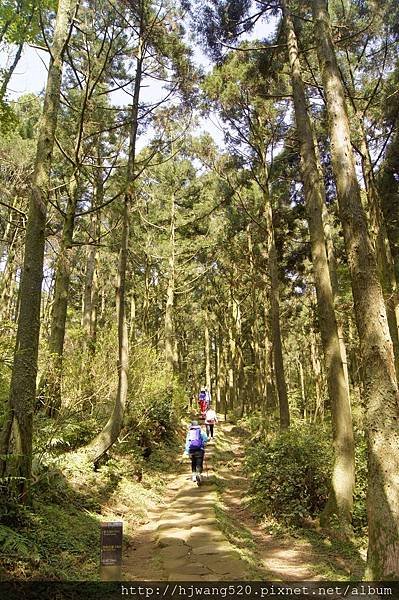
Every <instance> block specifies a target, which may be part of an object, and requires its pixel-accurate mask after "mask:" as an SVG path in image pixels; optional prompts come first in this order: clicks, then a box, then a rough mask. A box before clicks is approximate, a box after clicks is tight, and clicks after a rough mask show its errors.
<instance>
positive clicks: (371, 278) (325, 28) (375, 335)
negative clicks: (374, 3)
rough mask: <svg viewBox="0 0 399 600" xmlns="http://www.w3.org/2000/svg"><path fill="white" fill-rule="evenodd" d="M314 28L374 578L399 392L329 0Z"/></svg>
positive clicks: (393, 529) (394, 573)
mask: <svg viewBox="0 0 399 600" xmlns="http://www.w3.org/2000/svg"><path fill="white" fill-rule="evenodd" d="M312 14H313V20H314V35H315V40H316V47H317V54H318V59H319V63H320V70H321V74H322V81H323V88H324V94H325V99H326V106H327V113H328V125H329V132H330V136H331V158H332V165H333V170H334V176H335V180H336V185H337V193H338V203H339V209H340V219H341V222H342V227H343V232H344V238H345V246H346V252H347V256H348V263H349V268H350V273H351V281H352V292H353V298H354V305H355V306H354V307H355V315H356V324H357V329H358V333H359V339H360V343H361V357H362V375H363V381H364V390H365V395H366V398H365V400H366V410H367V438H368V451H369V459H368V461H369V475H368V477H369V479H368V482H369V487H368V523H369V547H368V570H367V576H368V577H369V578H370V579H376V580H378V579H386V578H395V577H398V575H399V531H398V525H397V524H398V521H399V482H398V479H397V476H396V475H397V473H398V471H399V462H398V461H399V458H398V457H399V431H398V427H397V423H398V418H399V392H398V385H397V380H396V373H395V361H394V353H393V346H392V341H391V338H390V334H389V328H388V322H387V316H386V310H385V304H384V298H383V294H382V290H381V286H380V284H379V278H378V274H377V266H376V261H375V256H374V252H373V248H372V245H371V241H370V236H369V232H368V228H367V221H366V216H365V214H364V210H363V207H362V203H361V197H360V188H359V184H358V181H357V177H356V171H355V161H354V156H353V150H352V147H351V140H350V131H349V120H348V113H347V107H346V103H345V94H344V88H343V84H342V80H341V76H340V71H339V67H338V63H337V58H336V54H335V48H334V43H333V40H332V35H331V28H330V20H329V14H328V10H327V5H326V2H325V0H312Z"/></svg>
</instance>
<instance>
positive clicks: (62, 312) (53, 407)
mask: <svg viewBox="0 0 399 600" xmlns="http://www.w3.org/2000/svg"><path fill="white" fill-rule="evenodd" d="M77 177H78V174H77V173H75V174H74V176H73V178H72V180H71V184H70V186H69V192H68V202H67V207H66V214H65V219H64V225H63V229H62V238H61V244H60V249H59V254H58V261H57V268H56V277H55V288H54V301H53V312H52V318H51V327H50V338H49V346H48V349H49V354H50V360H49V365H48V368H47V372H46V373H45V374H44V377H43V379H42V381H41V382H40V384H39V396H41V401H42V402H44V406H45V410H46V413H47V415H48V416H49V417H55V416H57V415H58V413H59V411H60V408H61V382H62V361H63V355H64V339H65V326H66V317H67V309H68V296H69V284H70V280H71V274H72V269H73V231H74V226H75V212H76V204H77V200H78V180H77Z"/></svg>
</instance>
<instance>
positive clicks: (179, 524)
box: [122, 423, 351, 581]
mask: <svg viewBox="0 0 399 600" xmlns="http://www.w3.org/2000/svg"><path fill="white" fill-rule="evenodd" d="M242 435H243V432H242V430H240V429H239V428H237V427H234V426H232V425H230V424H228V423H219V425H218V426H217V428H216V438H215V439H214V440H213V441H211V442H210V443H208V444H207V448H206V463H204V473H203V474H204V483H203V484H202V485H201V486H200V487H198V486H197V485H196V484H195V483H193V482H192V481H191V472H190V471H191V469H190V461H189V460H188V459H187V460H186V461H184V463H183V464H182V465H180V464H179V463H177V465H176V475H175V476H174V477H173V479H171V481H170V482H169V483H168V484H167V487H166V491H165V498H164V505H162V506H159V507H157V508H154V509H149V510H148V511H147V518H148V521H147V522H146V523H144V524H143V525H141V526H140V527H138V528H136V531H135V533H134V535H133V536H132V537H131V539H130V540H129V542H128V549H127V550H126V551H125V555H124V560H123V565H122V570H123V571H122V572H123V578H124V580H126V581H243V580H244V581H245V580H246V581H248V580H267V581H271V580H276V581H278V580H280V581H282V580H284V581H311V580H323V579H327V578H328V575H326V574H323V571H324V573H325V572H326V568H325V567H326V565H331V566H334V569H335V570H340V571H341V572H342V574H343V576H345V575H346V577H347V576H348V574H349V573H350V571H351V566H350V565H349V566H348V564H347V562H345V561H344V560H343V559H340V558H339V557H336V556H329V555H328V553H327V554H326V553H325V552H319V551H316V552H315V549H314V547H313V546H312V545H311V543H307V542H304V541H303V540H298V539H296V538H293V537H287V536H284V537H283V536H276V535H272V534H269V533H267V532H266V531H265V529H264V528H262V527H260V526H259V525H258V524H257V522H256V520H255V518H254V517H253V515H252V514H251V511H250V510H249V509H248V508H247V507H246V503H245V496H246V493H247V488H248V478H247V477H246V475H245V474H244V472H243V464H242V463H243V455H244V453H243V449H242V439H241V436H242ZM205 464H207V467H208V472H207V469H206V467H205Z"/></svg>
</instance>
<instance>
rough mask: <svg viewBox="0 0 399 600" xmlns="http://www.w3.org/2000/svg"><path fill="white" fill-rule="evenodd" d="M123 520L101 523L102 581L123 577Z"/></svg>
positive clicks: (118, 579) (117, 579)
mask: <svg viewBox="0 0 399 600" xmlns="http://www.w3.org/2000/svg"><path fill="white" fill-rule="evenodd" d="M122 537H123V522H122V521H110V522H108V523H101V557H100V575H101V580H102V581H120V580H121V579H122Z"/></svg>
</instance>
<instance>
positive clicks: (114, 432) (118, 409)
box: [87, 20, 143, 463]
mask: <svg viewBox="0 0 399 600" xmlns="http://www.w3.org/2000/svg"><path fill="white" fill-rule="evenodd" d="M142 33H143V20H141V24H140V43H139V46H138V50H137V63H136V74H135V81H134V92H133V103H132V117H131V129H130V140H129V158H128V164H127V169H126V193H125V197H124V203H123V222H122V239H121V249H120V254H119V267H118V285H117V295H116V306H117V318H118V364H117V368H118V389H117V392H116V397H115V403H114V407H113V410H112V413H111V416H110V417H109V419H108V421H107V423H106V425H105V426H104V428H103V429H102V431H100V433H99V434H98V435H97V436H96V437H95V438H94V440H93V441H92V442H90V444H89V445H88V446H87V453H88V456H89V457H90V459H91V461H92V462H93V463H96V462H98V460H99V459H100V458H101V457H102V456H103V455H104V454H105V453H106V452H107V450H108V449H109V448H110V447H111V446H112V444H114V442H116V440H117V439H118V435H119V434H120V432H121V429H122V427H123V419H124V415H125V408H126V402H127V396H128V370H129V335H128V329H127V322H126V298H125V297H126V269H127V256H128V250H129V209H130V205H131V201H132V198H133V194H134V185H135V165H136V140H137V129H138V111H139V98H140V87H141V79H142V68H143V44H142Z"/></svg>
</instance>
